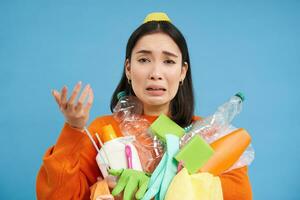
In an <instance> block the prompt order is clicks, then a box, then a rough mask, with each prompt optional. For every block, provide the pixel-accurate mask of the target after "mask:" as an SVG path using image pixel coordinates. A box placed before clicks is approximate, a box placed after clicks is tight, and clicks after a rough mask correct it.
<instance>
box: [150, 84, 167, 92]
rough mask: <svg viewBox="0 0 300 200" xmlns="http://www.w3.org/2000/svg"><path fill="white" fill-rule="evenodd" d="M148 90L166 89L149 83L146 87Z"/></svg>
mask: <svg viewBox="0 0 300 200" xmlns="http://www.w3.org/2000/svg"><path fill="white" fill-rule="evenodd" d="M146 90H148V91H166V89H165V88H164V87H162V86H159V85H150V86H148V87H147V88H146Z"/></svg>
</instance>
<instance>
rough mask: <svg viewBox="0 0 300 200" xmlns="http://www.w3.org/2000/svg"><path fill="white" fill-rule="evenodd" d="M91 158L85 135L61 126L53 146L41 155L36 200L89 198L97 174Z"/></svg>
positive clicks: (98, 172)
mask: <svg viewBox="0 0 300 200" xmlns="http://www.w3.org/2000/svg"><path fill="white" fill-rule="evenodd" d="M91 129H92V128H91V126H90V127H89V130H90V131H91V132H92V130H91ZM95 157H96V150H95V149H94V147H93V146H92V145H91V142H90V141H89V139H88V137H87V136H86V135H85V133H83V132H80V131H79V130H78V129H74V128H72V127H70V125H68V124H67V123H65V124H64V127H63V129H62V131H61V134H60V137H59V138H58V141H57V143H56V145H55V146H53V147H51V148H49V149H48V150H47V152H46V154H45V155H44V158H43V164H42V166H41V168H40V171H39V173H38V176H37V183H36V192H37V199H39V200H40V199H89V195H90V189H89V187H90V186H91V185H92V184H93V183H95V182H96V180H97V177H98V176H99V175H100V171H99V169H98V166H97V163H96V161H95Z"/></svg>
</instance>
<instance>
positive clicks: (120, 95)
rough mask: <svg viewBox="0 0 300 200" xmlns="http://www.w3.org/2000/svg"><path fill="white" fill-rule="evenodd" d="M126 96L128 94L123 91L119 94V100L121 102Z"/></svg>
mask: <svg viewBox="0 0 300 200" xmlns="http://www.w3.org/2000/svg"><path fill="white" fill-rule="evenodd" d="M125 96H126V92H125V91H121V92H119V93H118V94H117V98H118V100H120V99H121V98H122V97H125Z"/></svg>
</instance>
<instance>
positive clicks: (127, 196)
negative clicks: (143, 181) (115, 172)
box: [124, 176, 138, 200]
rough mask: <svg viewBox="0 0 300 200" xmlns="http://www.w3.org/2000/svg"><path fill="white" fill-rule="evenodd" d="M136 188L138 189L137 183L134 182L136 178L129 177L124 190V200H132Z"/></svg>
mask: <svg viewBox="0 0 300 200" xmlns="http://www.w3.org/2000/svg"><path fill="white" fill-rule="evenodd" d="M137 187H138V181H137V180H136V177H132V176H131V177H130V178H129V180H128V183H127V185H126V187H125V190H124V200H131V199H133V195H134V193H135V191H136V188H137Z"/></svg>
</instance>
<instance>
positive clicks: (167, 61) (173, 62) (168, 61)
mask: <svg viewBox="0 0 300 200" xmlns="http://www.w3.org/2000/svg"><path fill="white" fill-rule="evenodd" d="M164 63H166V64H176V62H175V61H174V60H170V59H169V60H165V61H164Z"/></svg>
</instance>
